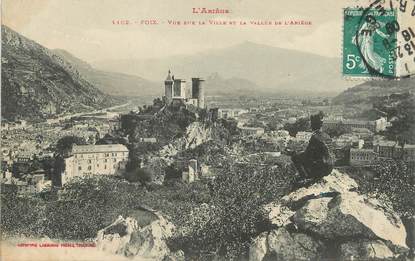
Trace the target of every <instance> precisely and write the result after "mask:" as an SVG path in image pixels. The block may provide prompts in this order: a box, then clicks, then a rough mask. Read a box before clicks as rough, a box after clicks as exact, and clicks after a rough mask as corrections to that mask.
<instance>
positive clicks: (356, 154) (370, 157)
mask: <svg viewBox="0 0 415 261" xmlns="http://www.w3.org/2000/svg"><path fill="white" fill-rule="evenodd" d="M376 159H377V154H376V153H375V152H374V151H373V150H372V149H355V148H351V149H350V165H351V166H367V165H370V164H372V163H373V162H374V161H375V160H376Z"/></svg>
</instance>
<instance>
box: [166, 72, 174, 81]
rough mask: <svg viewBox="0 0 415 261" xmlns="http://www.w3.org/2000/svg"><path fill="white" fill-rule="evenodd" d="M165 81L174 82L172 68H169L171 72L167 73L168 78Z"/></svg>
mask: <svg viewBox="0 0 415 261" xmlns="http://www.w3.org/2000/svg"><path fill="white" fill-rule="evenodd" d="M165 82H173V79H172V77H171V71H170V70H169V73H168V74H167V78H166V80H165Z"/></svg>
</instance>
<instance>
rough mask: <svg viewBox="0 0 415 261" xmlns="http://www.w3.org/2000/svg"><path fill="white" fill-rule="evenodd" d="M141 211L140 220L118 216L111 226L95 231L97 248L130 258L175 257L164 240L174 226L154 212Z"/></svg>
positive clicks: (173, 258)
mask: <svg viewBox="0 0 415 261" xmlns="http://www.w3.org/2000/svg"><path fill="white" fill-rule="evenodd" d="M142 212H143V213H144V214H143V213H141V214H140V216H141V217H142V219H143V220H140V219H139V220H137V219H138V218H137V217H135V218H134V217H127V218H123V217H122V216H119V217H118V219H117V220H115V221H114V222H113V223H112V224H111V225H109V226H107V227H105V228H103V229H101V230H100V231H98V233H97V237H96V240H95V242H96V245H97V248H98V249H99V250H102V251H105V252H108V253H112V254H118V255H123V256H127V257H130V258H132V260H163V259H168V260H177V258H175V256H177V255H176V254H175V253H171V251H170V249H169V248H168V246H167V243H166V240H168V239H169V238H170V237H171V236H172V235H173V231H174V229H175V227H174V225H173V224H172V223H170V222H169V221H167V220H166V219H165V218H164V217H163V216H161V215H160V214H159V213H157V212H155V211H154V212H153V211H150V210H149V211H147V212H146V211H142ZM136 216H137V215H136Z"/></svg>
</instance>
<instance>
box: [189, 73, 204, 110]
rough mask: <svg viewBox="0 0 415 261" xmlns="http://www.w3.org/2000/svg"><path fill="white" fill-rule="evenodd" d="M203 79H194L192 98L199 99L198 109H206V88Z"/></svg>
mask: <svg viewBox="0 0 415 261" xmlns="http://www.w3.org/2000/svg"><path fill="white" fill-rule="evenodd" d="M204 81H205V80H203V79H202V78H192V98H193V99H197V107H199V108H205V88H204V86H203V82H204Z"/></svg>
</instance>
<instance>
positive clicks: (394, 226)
mask: <svg viewBox="0 0 415 261" xmlns="http://www.w3.org/2000/svg"><path fill="white" fill-rule="evenodd" d="M357 188H358V185H357V183H356V182H355V181H354V180H353V179H352V178H350V177H349V176H348V175H346V174H343V173H341V172H340V171H338V170H333V172H332V173H331V174H330V175H328V176H326V177H324V178H323V179H321V181H319V182H317V183H316V184H313V185H311V186H309V187H306V188H300V189H298V190H296V191H294V192H292V193H290V194H288V195H286V196H284V197H283V198H282V199H280V200H277V201H275V202H272V203H270V204H268V205H266V206H264V208H265V210H266V211H267V215H268V216H267V217H268V220H269V221H270V223H271V224H273V225H274V230H272V231H270V232H264V233H262V234H261V235H259V236H258V237H257V238H256V239H255V240H254V241H253V243H252V245H251V248H250V260H267V258H268V257H270V255H271V256H273V257H275V258H277V259H278V260H294V259H319V258H320V257H322V258H333V257H334V258H343V259H350V257H352V256H353V257H352V258H358V259H367V258H375V259H380V260H386V259H389V258H391V257H396V256H398V255H400V254H402V253H405V252H407V251H408V247H407V245H406V242H405V240H406V236H407V235H406V231H405V227H404V225H403V224H402V221H401V219H400V218H399V216H398V215H397V214H396V213H395V212H394V211H393V209H391V208H390V207H388V206H387V204H384V203H382V202H380V201H379V200H376V199H374V198H370V197H368V196H367V195H361V194H359V193H357V192H356V191H357ZM289 231H290V232H289ZM317 249H318V251H317ZM323 249H330V251H328V252H326V253H324V251H323V252H321V250H323ZM316 251H317V252H316ZM333 251H334V252H335V253H333Z"/></svg>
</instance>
